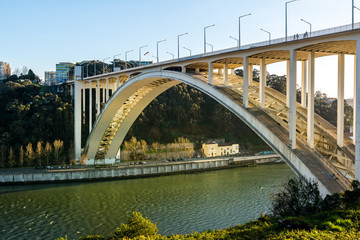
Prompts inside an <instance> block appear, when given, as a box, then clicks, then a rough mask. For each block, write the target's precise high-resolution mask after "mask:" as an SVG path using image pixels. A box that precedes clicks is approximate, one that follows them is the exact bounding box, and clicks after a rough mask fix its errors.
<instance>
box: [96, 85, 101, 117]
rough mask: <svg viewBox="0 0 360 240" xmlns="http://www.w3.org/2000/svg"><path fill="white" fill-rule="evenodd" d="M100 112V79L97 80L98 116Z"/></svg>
mask: <svg viewBox="0 0 360 240" xmlns="http://www.w3.org/2000/svg"><path fill="white" fill-rule="evenodd" d="M99 114H100V81H99V80H97V81H96V116H99Z"/></svg>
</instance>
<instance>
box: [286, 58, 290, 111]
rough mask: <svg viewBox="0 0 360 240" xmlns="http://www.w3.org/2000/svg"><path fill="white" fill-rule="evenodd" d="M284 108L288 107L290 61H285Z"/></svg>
mask: <svg viewBox="0 0 360 240" xmlns="http://www.w3.org/2000/svg"><path fill="white" fill-rule="evenodd" d="M286 107H290V60H287V61H286Z"/></svg>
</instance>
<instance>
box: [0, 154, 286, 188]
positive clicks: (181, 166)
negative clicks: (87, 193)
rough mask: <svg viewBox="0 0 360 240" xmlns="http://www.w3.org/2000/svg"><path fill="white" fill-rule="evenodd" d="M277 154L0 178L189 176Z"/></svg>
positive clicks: (7, 181) (266, 160)
mask: <svg viewBox="0 0 360 240" xmlns="http://www.w3.org/2000/svg"><path fill="white" fill-rule="evenodd" d="M280 161H281V159H280V157H279V155H277V154H271V155H261V156H246V157H229V158H212V159H205V160H204V159H202V160H191V161H189V160H188V161H181V162H168V163H156V164H146V165H144V164H142V165H130V166H116V167H114V166H112V167H110V168H99V169H98V168H93V169H89V168H80V169H56V170H43V171H35V172H4V173H2V174H1V175H0V185H12V184H30V183H31V184H33V183H57V182H79V181H96V180H109V179H128V178H144V177H155V176H162V175H171V174H178V173H191V172H198V171H208V170H217V169H226V168H233V167H244V166H254V165H257V164H270V163H277V162H280Z"/></svg>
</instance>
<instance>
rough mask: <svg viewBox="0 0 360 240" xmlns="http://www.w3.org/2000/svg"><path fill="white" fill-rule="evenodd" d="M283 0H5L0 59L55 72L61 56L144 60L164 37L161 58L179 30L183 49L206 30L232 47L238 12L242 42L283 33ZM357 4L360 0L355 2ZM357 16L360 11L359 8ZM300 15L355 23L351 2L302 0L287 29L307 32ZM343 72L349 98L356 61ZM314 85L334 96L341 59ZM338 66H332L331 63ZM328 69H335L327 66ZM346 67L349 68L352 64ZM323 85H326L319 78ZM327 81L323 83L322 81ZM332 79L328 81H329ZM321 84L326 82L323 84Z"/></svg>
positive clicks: (198, 48) (321, 71)
mask: <svg viewBox="0 0 360 240" xmlns="http://www.w3.org/2000/svg"><path fill="white" fill-rule="evenodd" d="M285 2H286V0H271V1H269V0H251V1H250V0H223V1H213V0H192V1H190V0H182V1H169V0H152V1H145V0H138V1H125V0H101V1H100V0H96V1H94V0H76V1H73V0H62V1H53V0H0V12H1V14H0V22H1V23H2V24H1V26H2V27H1V33H2V34H1V37H0V61H5V62H8V63H10V66H11V68H12V70H15V68H20V69H21V68H22V66H27V67H28V68H30V69H32V70H33V71H34V72H35V73H36V74H37V75H39V76H40V78H43V75H44V71H45V70H49V71H50V70H53V71H54V70H55V64H56V63H58V62H60V61H70V62H77V61H82V60H92V59H98V60H102V59H104V58H107V57H111V59H112V57H113V56H114V55H115V54H119V53H121V56H120V58H122V59H123V58H124V52H125V51H127V50H131V49H133V50H134V52H132V53H129V54H128V59H135V60H136V59H138V56H139V53H138V50H139V47H141V46H143V45H149V47H147V48H144V49H143V50H142V51H143V52H147V51H149V52H150V53H149V54H148V55H147V56H145V57H144V60H154V58H152V55H154V56H155V55H156V42H157V41H159V40H162V39H167V41H166V42H164V43H160V47H159V56H160V61H162V60H167V59H170V57H171V56H170V55H169V54H167V53H166V52H171V53H173V54H175V55H176V54H177V35H179V34H181V33H184V32H188V35H186V36H183V37H181V55H182V56H185V55H187V54H188V51H187V50H185V49H183V48H182V47H183V46H185V47H187V48H189V49H191V50H192V52H193V54H197V53H201V52H202V51H203V28H204V27H205V26H207V25H211V24H215V25H216V26H215V27H213V28H210V29H208V31H207V41H208V42H209V43H211V44H212V45H214V50H219V49H223V48H229V47H233V46H235V45H236V41H235V40H232V39H230V38H229V36H230V35H231V36H233V37H236V38H237V37H238V16H240V15H244V14H247V13H251V16H249V17H246V18H243V19H242V25H241V29H242V38H241V41H242V44H247V43H253V42H259V41H264V40H267V37H268V35H267V34H266V33H264V32H262V31H260V28H263V29H265V30H267V31H270V32H271V34H272V38H279V37H283V36H284V32H285V31H284V24H285V23H284V18H285V11H284V9H285ZM355 4H356V5H357V6H359V7H360V0H355ZM355 16H356V17H355V22H358V21H359V20H360V11H357V10H356V12H355ZM301 18H303V19H305V20H307V21H309V22H311V23H312V27H313V31H316V30H320V29H324V28H331V27H335V26H339V25H345V24H350V23H351V0H299V1H297V2H293V3H290V4H289V5H288V35H293V34H295V33H304V32H305V31H308V30H309V29H308V25H307V24H305V23H304V22H302V21H300V19H301ZM351 62H352V58H349V57H347V58H346V64H347V65H349V66H350V67H349V68H347V72H346V76H345V78H346V83H345V84H346V87H345V89H347V90H346V93H345V96H346V97H352V90H351V89H350V87H351V88H352V86H350V85H351V84H352V79H353V76H352V74H353V72H352V67H353V66H354V65H353V63H351ZM316 64H318V68H317V73H316V80H317V83H316V85H315V88H316V89H321V90H322V91H324V92H327V93H328V94H329V95H330V96H335V95H336V73H337V69H336V66H337V60H336V58H324V59H319V60H318V61H317V62H316ZM329 66H334V67H329ZM329 69H331V72H329V71H328V70H329ZM348 69H349V70H348ZM268 71H269V72H270V73H276V74H285V65H283V64H275V65H273V66H271V65H270V66H269V67H268ZM320 83H321V84H320ZM323 83H325V84H323ZM329 83H331V84H329ZM320 85H321V86H320Z"/></svg>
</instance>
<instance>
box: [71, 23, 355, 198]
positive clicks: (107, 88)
mask: <svg viewBox="0 0 360 240" xmlns="http://www.w3.org/2000/svg"><path fill="white" fill-rule="evenodd" d="M359 27H360V24H356V28H355V29H352V28H351V25H349V26H342V27H338V28H333V29H326V30H321V31H317V32H313V33H312V34H311V37H306V38H301V39H296V40H295V39H294V40H290V37H288V40H287V41H286V40H285V39H275V40H272V41H271V42H269V41H266V42H261V43H255V44H250V45H246V46H241V47H236V48H230V49H224V50H220V51H216V52H211V53H204V54H199V55H195V56H190V57H184V58H179V59H175V60H171V61H165V62H159V63H154V64H150V65H145V66H139V67H134V68H130V69H124V70H120V71H116V72H111V73H105V74H101V75H95V76H91V77H86V78H82V77H81V76H82V73H81V67H78V66H76V67H75V79H74V81H73V82H72V83H73V86H74V89H73V95H74V105H75V107H74V111H75V114H74V118H75V119H74V122H75V128H74V129H75V157H76V160H80V159H81V158H82V159H85V160H87V162H88V163H89V164H94V163H96V162H102V163H103V162H105V163H107V162H108V163H111V162H113V161H114V160H115V158H116V155H117V153H118V151H119V148H120V146H121V144H122V142H123V140H124V138H125V136H126V134H127V132H128V130H129V129H130V127H131V125H132V124H133V123H134V121H135V120H136V118H137V117H138V116H139V114H140V113H141V112H142V111H143V109H144V108H145V107H146V106H147V105H148V104H149V103H151V101H152V100H153V99H155V98H156V97H157V96H158V95H160V94H161V93H163V92H164V91H166V90H167V89H169V88H171V87H173V86H175V85H177V84H180V83H186V84H188V85H190V86H192V87H194V88H196V89H198V90H199V91H201V92H203V93H205V94H207V95H209V96H210V97H212V98H213V99H215V100H216V101H218V102H219V103H221V104H222V105H223V106H224V107H226V108H227V109H229V110H230V111H231V112H233V113H234V114H235V115H236V116H238V117H239V118H240V119H241V120H242V121H243V122H245V123H246V124H247V125H248V126H249V127H250V128H251V129H252V130H253V131H254V132H255V133H256V134H258V135H259V136H260V137H261V138H262V139H263V140H264V141H265V142H266V143H267V144H268V145H269V146H271V148H272V149H273V150H274V151H275V152H277V153H278V154H279V155H280V156H281V157H282V158H283V159H284V160H285V161H286V163H287V164H288V165H289V166H290V167H291V168H292V169H293V170H294V171H295V173H296V174H298V175H302V176H306V177H308V178H312V179H314V180H315V181H316V182H317V183H318V184H319V187H320V190H321V192H322V194H323V195H325V194H327V193H333V192H339V191H342V190H345V189H348V188H350V183H351V180H352V179H357V180H358V179H359V175H360V126H359V125H360V118H357V117H356V112H360V109H359V107H360V90H359V89H360V88H357V87H355V88H354V116H353V118H354V119H353V120H354V124H353V125H354V126H353V129H354V131H353V137H352V139H351V138H350V137H349V136H347V135H344V75H345V70H344V69H345V61H344V59H345V58H344V56H345V55H353V56H354V59H355V61H354V63H355V64H354V72H355V73H356V72H360V59H359V58H356V55H357V54H358V53H359V51H360V29H359ZM330 55H336V56H337V58H338V83H337V89H338V104H337V126H333V125H332V124H330V123H329V122H327V121H326V120H324V119H323V118H321V117H320V116H318V115H317V114H315V113H314V94H315V93H314V82H315V81H316V80H315V75H314V71H315V68H316V65H315V59H316V58H320V57H324V56H330ZM282 61H284V62H286V63H287V64H286V66H287V69H286V70H287V81H286V94H285V95H284V94H281V93H279V92H277V91H276V90H274V89H271V88H270V87H267V86H266V66H267V65H269V64H272V63H276V62H282ZM299 61H300V62H301V69H299V70H298V69H297V62H299ZM256 65H258V66H260V80H259V82H255V81H253V66H256ZM240 67H241V68H242V69H243V77H239V76H237V75H235V74H234V69H235V68H240ZM297 71H301V102H300V103H298V102H296V77H297ZM354 86H360V74H355V77H354ZM71 88H72V85H71ZM85 113H86V114H88V116H89V117H88V119H89V131H90V134H89V137H88V139H87V142H86V145H85V148H84V149H83V151H82V149H81V126H82V124H83V123H84V122H83V121H84V119H82V115H83V114H85Z"/></svg>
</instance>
